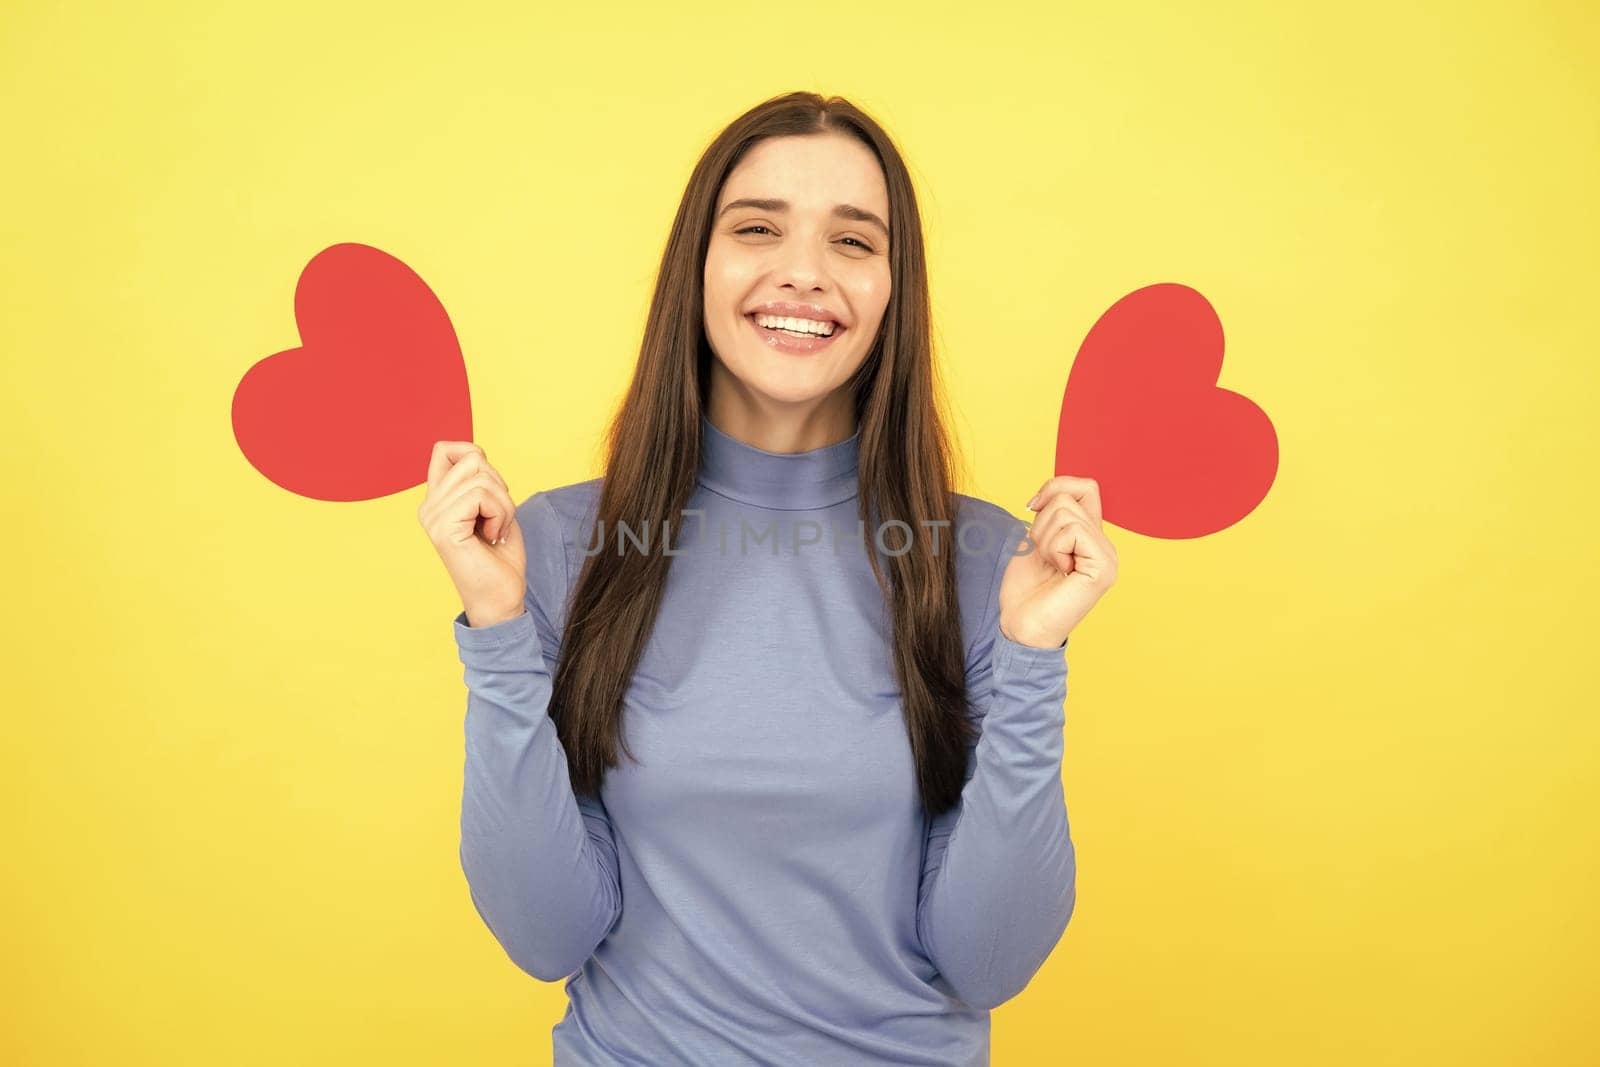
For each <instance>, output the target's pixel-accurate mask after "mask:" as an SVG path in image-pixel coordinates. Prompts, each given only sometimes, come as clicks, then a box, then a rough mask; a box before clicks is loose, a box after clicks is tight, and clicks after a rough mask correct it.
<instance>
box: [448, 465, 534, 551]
mask: <svg viewBox="0 0 1600 1067" xmlns="http://www.w3.org/2000/svg"><path fill="white" fill-rule="evenodd" d="M441 513H442V514H443V515H445V516H446V519H445V522H446V527H447V532H448V533H449V534H451V535H452V536H453V537H454V538H455V540H457V541H465V540H467V539H468V538H471V537H473V536H475V532H476V527H477V524H478V516H480V515H481V516H483V520H484V522H483V535H484V540H486V541H492V539H494V538H496V537H498V534H496V533H495V532H494V527H495V525H496V523H497V522H502V521H503V520H504V518H505V516H507V515H514V514H515V513H516V506H515V505H514V504H513V503H512V502H511V494H509V493H507V492H506V491H505V490H503V489H501V488H500V487H499V486H497V485H495V484H494V483H493V482H491V481H489V480H488V479H487V478H483V477H482V476H481V475H480V476H479V480H475V481H470V482H468V483H467V484H465V485H463V486H461V487H460V488H459V489H457V490H456V491H455V492H454V493H452V494H451V495H450V496H449V497H448V498H447V501H446V504H445V506H444V507H443V508H442V509H441Z"/></svg>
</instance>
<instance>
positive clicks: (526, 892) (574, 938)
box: [455, 613, 621, 981]
mask: <svg viewBox="0 0 1600 1067" xmlns="http://www.w3.org/2000/svg"><path fill="white" fill-rule="evenodd" d="M455 625H456V634H457V643H458V648H459V650H460V655H461V660H462V663H463V665H464V666H465V668H466V671H465V679H466V683H467V690H468V695H467V714H466V764H465V768H464V771H463V784H462V800H461V866H462V870H463V871H464V872H465V874H466V877H467V884H468V886H469V888H470V891H471V894H472V901H473V904H474V905H475V907H476V908H477V910H478V913H479V915H480V916H481V917H482V918H483V920H484V922H485V924H486V925H488V927H489V929H490V930H491V931H492V932H493V933H494V936H495V938H496V940H498V941H499V942H500V944H501V946H502V947H503V948H504V949H505V951H506V953H507V955H508V956H510V958H511V959H512V961H513V962H515V963H516V964H517V965H518V966H519V967H521V968H522V969H523V970H524V971H526V972H527V973H529V974H531V975H533V976H534V977H536V978H540V979H542V980H544V981H555V980H557V979H559V978H561V977H563V976H565V975H568V974H571V973H572V972H573V971H575V970H577V969H578V968H579V967H580V966H582V964H583V961H584V960H586V959H587V958H588V957H589V956H590V955H591V954H592V953H593V951H594V949H595V946H596V945H598V944H599V943H600V941H601V939H602V938H604V937H605V935H606V933H607V932H608V931H609V930H610V928H611V926H612V924H613V922H614V920H615V918H616V916H617V915H618V914H619V909H620V906H621V900H620V896H621V894H620V889H619V887H618V885H617V875H616V870H617V861H616V854H615V851H614V846H613V845H612V843H611V841H610V836H609V833H607V832H606V831H605V830H604V828H603V826H604V824H603V823H600V824H599V825H597V826H595V827H593V832H591V826H590V820H591V819H595V820H599V819H600V818H601V817H600V816H599V815H598V814H597V813H593V812H585V811H584V810H583V807H582V806H581V805H580V803H579V800H578V798H577V797H576V796H575V794H574V793H573V791H572V786H571V782H570V779H569V778H568V774H567V761H566V753H565V751H564V750H563V749H562V747H561V743H560V740H559V738H558V737H557V734H556V728H555V723H554V721H553V720H552V719H551V718H550V716H549V713H548V712H549V703H550V693H551V676H550V672H549V670H548V668H547V665H546V660H545V655H544V652H543V649H542V648H541V646H540V641H539V637H538V633H537V630H536V628H535V625H534V622H533V619H532V618H531V617H530V616H529V615H528V614H522V615H518V616H516V617H514V618H511V619H509V620H506V621H504V622H502V623H499V624H497V625H495V626H488V627H483V628H471V627H467V626H466V625H465V620H464V613H463V615H460V616H457V619H456V624H455Z"/></svg>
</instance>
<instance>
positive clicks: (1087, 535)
mask: <svg viewBox="0 0 1600 1067" xmlns="http://www.w3.org/2000/svg"><path fill="white" fill-rule="evenodd" d="M1109 547H1110V542H1108V541H1106V540H1104V539H1103V538H1102V537H1100V536H1099V533H1098V532H1097V531H1096V530H1095V529H1094V528H1093V527H1091V526H1089V525H1087V524H1086V523H1084V522H1083V521H1081V520H1073V522H1071V523H1070V524H1068V525H1067V527H1066V528H1065V529H1063V530H1061V531H1060V532H1059V533H1058V534H1057V535H1056V539H1055V541H1054V542H1053V543H1052V545H1051V549H1052V553H1055V554H1057V556H1056V558H1059V555H1058V554H1059V553H1060V552H1066V553H1067V554H1068V555H1069V556H1070V566H1067V567H1065V568H1064V572H1065V573H1072V572H1074V571H1075V572H1077V573H1080V574H1082V575H1084V576H1085V577H1088V578H1092V579H1100V578H1105V577H1108V576H1114V575H1115V572H1116V560H1115V559H1113V558H1112V557H1111V555H1110V554H1109V553H1108V552H1107V549H1108V548H1109ZM1063 562H1067V561H1063Z"/></svg>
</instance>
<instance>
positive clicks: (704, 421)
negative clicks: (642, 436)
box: [700, 413, 861, 511]
mask: <svg viewBox="0 0 1600 1067" xmlns="http://www.w3.org/2000/svg"><path fill="white" fill-rule="evenodd" d="M860 439H861V431H860V429H859V428H858V429H857V430H856V432H855V433H853V434H851V435H850V436H849V437H847V438H845V439H844V440H843V441H840V442H838V443H837V444H831V445H824V446H822V447H821V448H813V449H812V450H811V451H809V452H768V451H766V450H765V449H761V448H757V447H755V446H754V445H747V444H745V443H744V442H743V441H741V440H739V439H738V438H736V437H730V436H728V435H727V434H725V433H723V432H722V431H721V430H719V429H717V428H716V427H715V426H713V425H712V424H711V420H710V419H709V418H707V417H706V416H705V415H704V414H703V413H702V414H701V416H700V484H701V485H704V486H705V487H706V488H708V489H710V490H712V491H713V492H716V493H720V494H721V495H723V496H726V497H731V498H732V499H734V500H738V501H741V502H743V503H746V504H754V505H755V506H756V507H761V508H771V509H773V510H775V511H809V510H811V509H813V508H825V507H831V506H832V505H834V504H842V503H844V502H845V501H846V500H850V499H851V498H853V497H854V496H855V495H856V491H857V480H856V460H857V455H858V453H857V446H858V445H859V443H860Z"/></svg>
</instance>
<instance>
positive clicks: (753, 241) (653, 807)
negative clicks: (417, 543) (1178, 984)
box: [419, 93, 1117, 1067]
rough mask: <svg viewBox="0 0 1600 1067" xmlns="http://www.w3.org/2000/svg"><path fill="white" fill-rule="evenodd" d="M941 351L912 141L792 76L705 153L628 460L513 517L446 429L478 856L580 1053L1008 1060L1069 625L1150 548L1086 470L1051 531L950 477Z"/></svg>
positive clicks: (432, 511) (482, 884)
mask: <svg viewBox="0 0 1600 1067" xmlns="http://www.w3.org/2000/svg"><path fill="white" fill-rule="evenodd" d="M930 347H931V346H930V339H929V314H928V292H927V280H926V271H925V262H924V252H923V240H922V233H921V219H920V216H919V214H918V211H917V205H916V200H915V198H914V197H913V195H912V187H911V181H910V179H909V177H908V174H907V171H906V168H905V165H904V163H903V162H902V160H901V157H900V156H899V154H898V152H897V151H896V149H895V147H894V145H893V143H892V142H891V141H890V139H889V138H888V136H887V135H886V134H885V133H884V132H883V130H882V129H881V128H880V127H879V126H878V125H877V124H876V123H875V122H873V121H872V120H871V119H870V118H868V117H867V116H866V115H864V114H863V113H862V112H861V111H859V110H858V109H857V108H855V107H853V106H852V105H850V104H849V103H848V102H846V101H844V100H842V99H840V98H838V97H834V98H830V99H826V100H825V99H823V98H822V97H820V96H817V95H815V94H812V93H792V94H788V95H785V96H779V97H775V98H773V99H771V100H768V101H766V102H765V103H763V104H761V105H759V106H757V107H755V108H753V109H752V110H750V111H749V112H747V113H746V114H744V115H742V116H741V117H739V118H738V119H737V120H736V121H734V122H733V124H732V125H730V126H729V127H728V128H727V129H726V130H724V131H723V132H722V134H721V135H720V136H718V137H717V138H716V140H715V141H713V142H712V144H711V145H710V147H709V148H708V149H707V150H706V152H705V155H704V156H703V157H702V158H701V160H700V162H699V163H698V165H697V166H696V167H695V170H694V173H693V175H692V176H691V178H690V180H689V184H688V188H687V189H686V191H685V192H684V196H683V201H682V203H681V205H680V206H679V209H678V214H677V218H676V219H675V220H674V223H673V227H672V232H671V235H670V237H669V238H668V241H667V247H666V251H665V254H664V255H663V258H662V262H661V268H660V274H659V278H658V280H657V284H656V290H655V296H654V299H653V301H652V303H651V306H650V312H649V317H648V322H647V324H646V327H645V334H644V341H643V345H642V347H641V350H640V354H639V361H638V367H637V370H636V371H635V373H634V377H633V382H632V386H631V388H630V390H629V392H628V395H627V397H626V400H625V401H624V402H623V404H622V406H621V409H620V411H619V412H618V413H617V415H616V418H615V419H614V421H613V422H612V424H611V427H610V434H609V457H608V462H607V464H606V475H605V477H603V478H596V479H593V480H590V481H584V482H578V483H575V484H572V485H565V486H560V487H557V488H553V489H546V490H543V491H541V492H537V493H534V494H533V495H532V496H530V497H528V498H527V499H526V500H524V501H522V503H521V504H516V503H515V500H514V498H513V497H512V496H511V495H510V492H509V490H508V488H507V486H506V484H505V481H504V480H503V479H502V478H501V477H500V475H499V474H498V473H497V472H496V471H495V469H494V468H493V467H491V466H490V465H489V462H488V459H487V457H486V456H485V455H484V452H483V450H482V449H481V448H479V447H477V446H476V445H474V444H472V443H470V442H465V441H441V442H439V443H438V444H437V445H436V446H435V448H434V451H433V457H432V462H431V464H430V467H429V471H428V489H427V496H426V499H425V500H424V501H423V503H422V506H421V509H420V511H419V518H420V519H421V521H422V523H423V526H424V528H425V529H426V530H427V531H428V534H429V537H430V539H431V541H432V542H433V544H434V546H435V547H436V548H437V549H438V551H439V553H440V555H441V556H442V557H443V559H444V562H445V565H446V567H447V568H448V570H449V573H450V576H451V578H452V580H453V581H454V583H455V585H456V589H457V591H458V592H459V593H460V595H461V600H462V603H463V607H464V610H463V611H462V612H461V613H460V614H459V615H457V616H456V618H455V620H454V627H455V637H456V641H457V644H458V648H459V652H460V656H461V660H462V662H463V663H464V665H465V667H466V684H467V687H468V698H467V713H466V766H465V773H464V778H465V781H464V788H463V796H462V808H461V863H462V866H463V869H464V870H465V873H466V877H467V882H468V885H469V887H470V892H471V897H472V900H473V903H474V905H475V907H476V908H477V910H478V913H479V914H480V915H481V916H482V918H483V921H484V922H485V923H486V924H487V925H488V927H489V928H490V930H491V931H492V932H493V933H494V936H495V937H496V938H497V939H498V941H499V943H500V944H501V945H502V946H503V947H504V949H505V951H506V952H507V954H508V955H509V956H510V958H511V959H512V960H513V961H514V962H515V963H516V964H517V965H518V966H519V967H521V968H522V969H523V970H525V971H527V972H528V973H529V974H531V975H533V976H534V977H536V978H540V979H543V980H546V981H554V980H556V979H559V978H562V977H564V976H569V975H570V976H571V977H570V979H569V980H568V981H567V982H566V991H567V993H568V996H569V997H570V1001H571V1003H570V1006H569V1008H568V1010H567V1013H566V1015H565V1016H564V1017H563V1018H562V1020H561V1022H560V1023H559V1024H558V1025H557V1026H556V1027H555V1030H554V1047H555V1062H556V1063H558V1064H563V1063H583V1064H694V1065H699V1067H703V1065H707V1064H752V1063H754V1064H806V1065H819V1064H823V1065H834V1064H929V1065H934V1064H937V1065H941V1067H949V1065H951V1064H981V1063H986V1062H987V1061H988V1047H989V1009H991V1008H993V1007H995V1006H996V1005H998V1004H1000V1003H1001V1002H1002V1001H1005V1000H1007V999H1008V998H1010V997H1012V996H1015V995H1016V994H1017V993H1018V992H1019V991H1020V990H1021V989H1022V988H1023V986H1024V985H1025V984H1026V983H1027V981H1028V979H1029V978H1030V977H1031V976H1032V975H1033V974H1034V972H1035V971H1036V970H1037V969H1038V968H1039V966H1040V965H1041V964H1042V963H1043V962H1044V960H1045V958H1046V956H1048V955H1049V953H1050V951H1051V949H1052V948H1053V947H1054V946H1055V944H1056V943H1057V941H1058V940H1059V939H1060V937H1061V935H1062V933H1063V931H1064V930H1065V928H1066V925H1067V921H1068V919H1069V917H1070V916H1071V914H1072V910H1073V904H1074V901H1075V880H1076V865H1075V861H1074V853H1073V845H1072V839H1071V835H1070V832H1069V827H1068V822H1067V811H1066V806H1065V803H1064V799H1063V792H1062V782H1061V752H1062V730H1063V726H1064V722H1065V715H1064V708H1063V701H1064V699H1065V696H1066V659H1065V655H1064V653H1063V651H1062V649H1063V648H1064V647H1065V645H1066V641H1067V635H1068V633H1069V632H1070V631H1071V630H1072V629H1073V627H1075V626H1076V625H1077V624H1078V622H1079V621H1081V620H1082V619H1083V617H1084V615H1085V614H1086V613H1087V612H1088V611H1089V609H1090V608H1091V607H1092V606H1093V605H1094V604H1095V602H1096V601H1097V600H1098V599H1099V598H1100V597H1101V596H1102V595H1103V594H1104V593H1105V592H1106V590H1107V589H1108V588H1109V587H1110V585H1111V583H1112V582H1113V580H1114V579H1115V576H1116V571H1117V557H1116V552H1115V550H1114V549H1113V548H1112V546H1111V544H1110V543H1109V542H1108V541H1107V540H1106V537H1105V534H1104V533H1103V532H1102V529H1101V521H1100V502H1099V497H1098V493H1097V489H1096V487H1095V484H1094V483H1093V482H1092V481H1090V480H1088V479H1084V478H1072V477H1057V478H1051V479H1049V480H1047V481H1046V482H1045V483H1044V484H1043V486H1042V487H1041V489H1040V492H1039V494H1038V495H1037V496H1036V497H1035V499H1034V500H1032V501H1030V502H1029V507H1030V509H1032V510H1034V511H1035V512H1036V515H1035V520H1034V523H1033V525H1032V527H1031V529H1027V528H1026V527H1025V525H1024V524H1023V523H1022V522H1021V521H1020V520H1018V519H1015V518H1013V516H1012V515H1011V514H1010V513H1009V512H1008V511H1006V510H1005V509H1003V508H1000V507H998V506H996V505H994V504H991V503H988V502H986V501H983V500H980V499H977V498H975V497H971V496H966V495H963V494H960V493H956V492H954V491H953V489H952V486H951V484H950V483H951V475H950V469H949V455H948V452H947V442H946V435H945V430H944V428H943V426H942V425H941V421H940V416H939V414H938V412H937V411H936V406H935V405H936V401H935V389H934V368H933V363H932V358H931V353H930ZM619 751H620V752H622V753H624V754H626V755H627V756H628V757H629V758H628V759H627V760H626V761H622V760H620V759H619V756H618V753H619Z"/></svg>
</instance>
